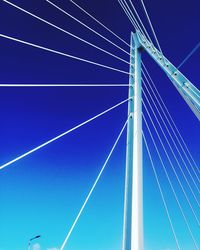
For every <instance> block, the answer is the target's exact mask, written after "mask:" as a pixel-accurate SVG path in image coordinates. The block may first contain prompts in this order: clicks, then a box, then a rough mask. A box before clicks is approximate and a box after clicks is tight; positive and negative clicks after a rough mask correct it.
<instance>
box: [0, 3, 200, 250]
mask: <svg viewBox="0 0 200 250" xmlns="http://www.w3.org/2000/svg"><path fill="white" fill-rule="evenodd" d="M2 1H3V2H5V3H7V4H9V5H10V6H12V7H14V8H16V9H18V10H20V11H22V12H23V13H26V14H28V15H30V16H32V17H34V18H36V19H37V20H39V21H41V22H43V23H46V24H47V25H49V26H51V27H53V28H55V29H57V30H59V31H61V32H63V33H65V34H67V35H69V36H71V37H73V38H75V39H77V40H79V41H81V42H83V43H85V44H87V45H89V46H91V47H93V48H95V49H96V50H99V51H101V52H103V53H105V54H107V55H109V56H112V57H113V58H115V59H117V60H118V61H121V62H124V63H126V64H128V65H129V67H134V64H132V63H130V62H128V61H126V60H124V59H123V58H121V57H119V56H117V55H116V54H113V53H111V52H109V51H107V50H105V49H103V48H101V47H100V46H97V45H95V44H93V43H91V42H89V41H87V40H85V39H83V38H81V37H79V36H77V35H75V34H73V33H71V32H68V31H67V30H65V29H62V28H61V27H59V26H57V25H55V24H53V23H51V22H49V21H47V20H45V19H43V18H41V17H39V16H37V15H35V14H33V13H31V12H29V11H27V10H25V9H23V8H21V7H19V6H17V5H15V4H13V3H11V2H9V1H7V0H2ZM45 1H46V2H47V3H49V4H50V5H51V6H53V7H54V8H55V9H57V10H59V11H60V12H62V13H63V14H65V15H66V16H68V17H70V18H71V19H73V20H74V21H76V22H78V23H79V24H80V25H82V26H83V27H85V28H86V29H88V30H89V31H91V32H92V33H94V34H95V35H97V36H99V37H100V38H102V39H103V40H105V41H106V42H108V43H109V44H111V45H113V46H114V47H115V48H117V49H118V50H120V51H122V52H123V53H125V54H126V55H129V56H130V59H131V60H130V61H131V62H132V61H133V58H134V56H133V55H132V53H129V52H127V51H126V50H125V49H123V48H122V47H120V46H118V45H117V44H116V43H114V42H113V41H112V40H110V39H108V38H107V37H105V36H103V35H102V34H101V33H100V32H97V31H96V30H95V29H92V28H91V27H90V26H89V25H87V24H86V23H83V22H82V21H80V20H79V19H78V18H76V17H75V16H72V15H71V14H70V13H69V12H67V11H65V10H64V9H61V8H60V7H59V6H58V5H56V4H54V3H53V2H52V1H50V0H45ZM70 2H71V3H72V4H73V5H74V6H76V7H77V8H78V9H80V10H81V11H82V12H84V13H85V14H86V15H87V16H89V17H90V18H91V19H93V20H94V21H95V22H97V23H98V24H99V25H100V26H101V27H103V28H104V29H106V30H107V31H108V32H109V33H111V34H112V35H113V36H115V37H116V38H117V39H118V40H120V41H121V42H123V43H124V44H125V45H127V46H129V48H131V46H130V45H129V44H128V43H127V42H126V41H125V40H124V39H123V38H121V37H120V36H118V35H117V34H116V33H115V32H113V31H112V30H111V29H110V28H108V27H107V26H106V25H104V24H103V23H102V22H100V21H99V20H98V19H97V18H96V17H94V16H92V15H91V14H90V13H89V12H87V11H86V10H85V9H83V7H81V6H80V5H78V4H77V3H76V2H74V1H72V0H70ZM118 2H119V4H120V5H121V7H122V9H123V11H124V12H125V14H126V16H127V17H128V19H129V20H130V22H131V23H132V25H133V27H134V28H135V30H136V31H139V32H141V34H142V35H143V36H144V37H145V38H146V37H147V38H148V39H149V41H150V45H151V46H153V42H152V40H151V37H150V35H149V32H148V31H147V29H146V27H145V25H144V23H143V21H142V19H141V18H140V15H139V13H138V12H137V9H136V8H135V6H134V4H133V2H132V1H131V0H129V4H128V3H127V1H126V0H118ZM141 3H142V6H143V9H144V12H145V15H146V17H147V20H148V23H149V25H150V28H151V31H152V33H153V36H154V38H155V41H156V43H157V46H158V48H159V50H160V53H161V55H162V57H163V58H164V56H163V52H162V49H161V46H160V43H159V41H158V38H157V35H156V32H155V30H154V27H153V24H152V22H151V19H150V16H149V14H148V12H147V9H146V6H145V4H144V1H143V0H141ZM134 13H135V14H136V16H135V14H134ZM0 37H2V38H4V39H8V40H12V41H15V42H18V43H21V44H24V45H28V46H31V47H34V48H38V49H41V50H44V51H48V52H51V53H54V54H57V55H62V56H65V57H68V58H71V59H75V60H79V61H82V62H85V63H89V64H93V65H95V66H98V67H102V68H106V69H109V70H113V71H116V72H119V73H123V74H126V75H129V77H132V75H131V74H130V73H129V72H127V71H124V70H121V69H117V68H115V67H111V66H108V65H105V64H101V63H98V62H94V61H91V60H87V59H84V58H80V57H78V56H74V55H70V54H66V53H63V52H60V51H57V50H54V49H51V48H46V47H44V46H41V45H37V44H34V43H31V42H27V41H24V40H21V39H18V38H15V37H11V36H8V35H5V34H0ZM199 47H200V43H198V44H197V46H196V47H195V48H194V49H193V50H192V51H191V52H190V53H189V55H188V56H187V57H186V58H185V59H184V60H183V61H182V63H181V64H180V65H179V67H178V68H180V67H181V66H182V65H183V64H184V63H185V62H186V61H187V60H188V59H189V58H190V57H191V56H192V55H193V54H194V53H195V51H196V50H197V49H198V48H199ZM131 49H132V48H131ZM143 69H144V70H142V72H143V76H144V78H143V79H142V80H143V84H144V88H143V94H144V97H145V98H144V100H143V105H144V108H145V110H146V113H147V115H148V118H149V121H150V123H151V125H152V126H153V128H154V131H155V134H156V135H157V138H158V140H159V142H160V144H161V146H162V149H163V150H164V153H165V156H166V157H167V160H168V162H169V165H170V166H171V169H172V171H173V173H174V176H175V177H176V180H177V182H178V184H179V186H180V188H181V191H182V193H183V195H184V197H185V199H186V201H187V204H188V205H189V208H190V211H191V213H192V214H193V216H194V219H195V221H196V222H197V224H198V226H200V222H199V218H198V216H197V214H196V211H195V208H194V205H193V203H192V202H191V201H190V199H189V198H190V196H188V194H187V192H186V190H185V187H184V185H183V183H182V182H181V179H182V178H183V179H184V180H185V182H186V184H187V187H188V188H189V190H190V193H191V194H192V197H193V199H194V201H195V202H196V203H195V204H196V205H197V206H198V208H199V207H200V204H199V200H198V197H197V195H196V193H195V191H196V192H198V195H199V194H200V190H199V186H198V184H199V182H200V179H199V174H200V171H199V168H198V166H197V164H196V162H195V160H194V158H193V157H192V155H191V153H190V151H189V149H188V147H187V145H186V143H185V141H184V140H183V137H182V135H181V133H180V131H179V130H178V128H177V126H176V124H175V122H174V120H173V118H172V116H171V114H170V112H169V110H168V109H167V107H166V105H165V103H164V101H163V100H162V97H161V96H160V93H159V92H158V90H157V88H156V86H155V84H154V82H153V80H152V78H151V75H150V74H149V72H148V70H147V69H146V67H145V65H144V64H143ZM125 86H126V87H127V86H129V85H128V84H0V87H125ZM129 87H132V86H129ZM130 99H133V97H131V98H128V99H126V100H123V101H122V102H120V103H118V104H116V105H114V106H113V107H111V108H109V109H107V110H105V111H103V112H101V113H100V114H97V115H96V116H94V117H92V118H90V119H88V120H86V121H84V122H82V123H80V124H78V125H77V126H75V127H73V128H71V129H69V130H67V131H65V132H63V133H62V134H60V135H58V136H56V137H54V138H52V139H50V140H48V141H47V142H45V143H42V144H41V145H39V146H37V147H35V148H33V149H31V150H29V151H27V152H26V153H24V154H22V155H20V156H18V157H16V158H15V159H13V160H11V161H9V162H7V163H5V164H3V165H2V166H0V169H4V168H6V167H8V166H10V165H11V164H13V163H15V162H17V161H19V160H20V159H22V158H24V157H26V156H28V155H30V154H32V153H34V152H35V151H37V150H39V149H41V148H43V147H45V146H47V145H48V144H50V143H52V142H54V141H56V140H58V139H60V138H62V137H63V136H65V135H67V134H69V133H71V132H72V131H74V130H76V129H78V128H80V127H82V126H83V125H85V124H87V123H89V122H91V121H93V120H95V119H96V118H98V117H100V116H102V115H104V114H106V113H108V112H110V111H111V110H113V109H115V108H117V107H119V106H120V105H122V104H124V103H126V102H127V101H129V100H130ZM151 102H152V103H153V105H152V104H151ZM147 104H148V105H147ZM158 107H159V108H160V110H161V112H160V110H159V108H158ZM149 108H150V110H151V112H152V113H153V116H152V115H151V114H150V110H149ZM154 108H155V110H156V112H155V111H154ZM157 114H158V116H157ZM153 117H154V118H155V120H156V124H158V126H159V128H160V130H161V132H162V136H163V137H164V139H165V141H166V143H167V145H168V147H169V149H170V151H171V154H172V155H173V159H174V160H175V162H176V164H177V166H178V167H179V170H180V172H181V174H182V175H181V178H180V177H179V175H178V172H177V170H176V168H175V166H174V163H173V160H172V159H171V157H170V154H169V153H168V152H167V148H166V147H165V143H164V141H163V139H162V136H161V135H160V134H159V131H158V129H157V125H156V124H155V122H154V121H153ZM128 119H129V118H128ZM128 119H127V121H126V122H125V124H124V126H123V128H122V130H121V131H120V133H119V135H118V137H117V139H116V141H115V143H114V145H113V147H112V148H111V151H110V153H109V154H108V157H107V158H106V160H105V162H104V164H103V166H102V168H101V170H100V172H99V174H98V176H97V178H96V180H95V182H94V184H93V186H92V187H91V189H90V192H89V193H88V195H87V197H86V199H85V201H84V203H83V205H82V207H81V209H80V210H79V213H78V215H77V216H76V218H75V220H74V222H73V224H72V226H71V228H70V230H69V232H68V234H67V236H66V238H65V240H64V242H63V244H62V246H61V250H63V249H64V248H65V246H66V244H67V242H68V240H69V238H70V236H71V234H72V231H73V230H74V228H75V226H76V224H77V222H78V220H79V218H80V216H81V214H82V212H83V210H84V209H85V207H86V205H87V203H88V201H89V199H90V197H91V195H92V193H93V192H94V189H95V188H96V185H97V183H98V181H99V179H100V178H101V176H102V174H103V172H104V170H105V168H106V166H107V163H108V161H109V159H110V157H111V156H112V154H113V151H114V149H115V147H116V146H117V143H118V141H119V139H120V137H121V135H122V133H123V131H124V130H125V128H126V126H127V123H128ZM143 120H144V123H145V125H146V128H147V131H148V134H149V136H150V138H151V140H152V142H153V145H154V148H155V149H156V153H157V155H158V157H159V160H160V163H161V166H162V168H163V170H164V173H165V176H166V179H167V181H168V183H169V186H170V188H171V191H172V193H173V196H174V198H175V200H176V203H177V205H178V207H179V210H180V212H181V215H182V217H183V220H184V222H185V225H186V227H187V229H188V232H189V235H190V237H191V239H192V241H193V243H194V247H195V249H196V250H198V249H199V248H198V245H197V241H196V239H195V237H194V234H193V232H192V229H191V226H190V223H189V221H188V219H187V217H186V214H185V212H184V209H183V207H182V205H181V202H180V201H179V196H178V195H177V193H176V190H175V187H174V184H173V183H172V179H171V177H170V175H169V173H168V171H167V168H166V164H165V162H164V160H163V159H162V154H161V153H160V150H159V147H158V146H157V143H156V140H155V138H154V136H153V133H152V132H151V129H150V126H149V124H148V122H147V119H146V117H145V115H144V114H143ZM160 120H161V121H162V122H160ZM163 125H164V128H165V129H163ZM165 130H166V131H167V133H165ZM168 136H169V138H170V139H168ZM143 138H144V142H145V146H146V149H147V153H148V155H149V159H150V162H151V166H152V170H153V173H154V176H155V179H156V182H157V185H158V189H159V192H160V195H161V198H162V202H163V205H164V208H165V211H166V214H167V217H168V221H169V224H170V228H171V230H172V233H173V237H174V240H175V242H176V246H177V249H179V250H180V249H181V247H180V243H179V241H178V237H177V235H176V232H175V228H174V223H173V221H172V217H171V215H170V211H169V208H168V204H167V201H166V198H165V196H164V192H163V189H162V185H161V183H160V181H159V175H158V171H157V170H156V167H155V164H154V161H153V156H152V154H151V151H150V147H149V146H148V142H147V137H146V136H145V133H144V132H143ZM171 142H172V143H173V146H174V147H175V149H176V152H177V153H178V155H179V158H180V159H181V162H180V161H179V159H178V157H177V156H176V153H175V152H174V150H173V147H172V146H171ZM182 153H183V155H184V157H183V155H182ZM182 165H184V167H185V168H184V169H183V168H182ZM184 170H186V172H185V171H184ZM191 170H192V171H191ZM188 177H189V178H188ZM190 180H191V181H192V185H193V186H194V187H195V190H194V188H193V187H192V186H191V184H190Z"/></svg>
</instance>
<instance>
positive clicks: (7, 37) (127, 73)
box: [0, 34, 129, 75]
mask: <svg viewBox="0 0 200 250" xmlns="http://www.w3.org/2000/svg"><path fill="white" fill-rule="evenodd" d="M0 37H3V38H6V39H9V40H12V41H15V42H19V43H22V44H26V45H29V46H32V47H35V48H38V49H42V50H45V51H48V52H53V53H55V54H58V55H61V56H65V57H69V58H72V59H75V60H79V61H82V62H86V63H89V64H93V65H96V66H99V67H103V68H106V69H110V70H114V71H117V72H120V73H123V74H126V75H129V72H126V71H123V70H120V69H116V68H113V67H110V66H107V65H104V64H100V63H97V62H94V61H90V60H86V59H84V58H81V57H77V56H73V55H69V54H66V53H63V52H60V51H57V50H53V49H49V48H46V47H43V46H40V45H37V44H34V43H29V42H26V41H23V40H20V39H17V38H14V37H11V36H6V35H4V34H0Z"/></svg>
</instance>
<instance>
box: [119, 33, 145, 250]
mask: <svg viewBox="0 0 200 250" xmlns="http://www.w3.org/2000/svg"><path fill="white" fill-rule="evenodd" d="M141 52H142V49H141V45H140V42H139V40H138V37H137V34H135V33H131V50H130V76H129V97H130V98H131V99H130V100H129V104H128V105H129V106H128V116H129V121H128V127H127V148H126V178H125V202H124V229H123V246H122V250H143V169H142V87H141V82H142V81H141Z"/></svg>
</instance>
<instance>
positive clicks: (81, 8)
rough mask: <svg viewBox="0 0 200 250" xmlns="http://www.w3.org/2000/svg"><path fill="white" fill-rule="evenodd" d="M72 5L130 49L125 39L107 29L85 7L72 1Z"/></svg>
mask: <svg viewBox="0 0 200 250" xmlns="http://www.w3.org/2000/svg"><path fill="white" fill-rule="evenodd" d="M70 2H71V3H73V4H74V5H75V6H76V7H78V8H79V9H80V10H81V11H83V12H84V13H85V14H87V15H88V16H89V17H91V18H92V19H93V20H94V21H95V22H97V23H98V24H100V25H101V26H102V27H103V28H104V29H106V30H107V31H109V32H110V33H111V34H112V35H114V36H115V37H117V38H118V39H119V40H120V41H122V42H123V43H124V44H126V45H127V46H128V47H130V44H128V43H127V42H126V41H125V40H124V39H122V38H121V37H120V36H118V35H117V34H116V33H115V32H113V31H112V30H111V29H109V28H108V27H106V26H105V25H104V24H103V23H102V22H100V21H99V20H97V19H96V18H95V17H94V16H92V15H91V14H89V13H88V12H87V11H86V10H84V9H83V7H81V6H80V5H78V4H77V3H75V2H74V1H72V0H70Z"/></svg>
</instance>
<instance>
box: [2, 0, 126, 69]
mask: <svg viewBox="0 0 200 250" xmlns="http://www.w3.org/2000/svg"><path fill="white" fill-rule="evenodd" d="M3 1H4V2H5V3H7V4H9V5H11V6H13V7H14V8H16V9H18V10H20V11H22V12H24V13H26V14H28V15H30V16H32V17H34V18H36V19H38V20H40V21H42V22H44V23H46V24H48V25H50V26H51V27H53V28H55V29H57V30H59V31H61V32H63V33H65V34H67V35H69V36H71V37H73V38H75V39H77V40H79V41H81V42H83V43H86V44H87V45H90V46H92V47H93V48H95V49H97V50H100V51H102V52H104V53H106V54H108V55H110V56H112V57H114V58H116V59H118V60H120V61H122V62H124V63H126V64H128V65H129V62H128V61H126V60H124V59H122V58H120V57H118V56H116V55H114V54H112V53H110V52H109V51H107V50H104V49H102V48H100V47H99V46H97V45H95V44H93V43H90V42H88V41H86V40H85V39H82V38H80V37H79V36H76V35H74V34H72V33H70V32H68V31H66V30H64V29H62V28H60V27H58V26H56V25H54V24H52V23H50V22H48V21H46V20H45V19H43V18H40V17H39V16H37V15H34V14H32V13H31V12H29V11H27V10H25V9H23V8H21V7H19V6H17V5H15V4H13V3H11V2H9V1H7V0H3ZM126 53H128V52H126ZM128 55H129V53H128Z"/></svg>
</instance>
